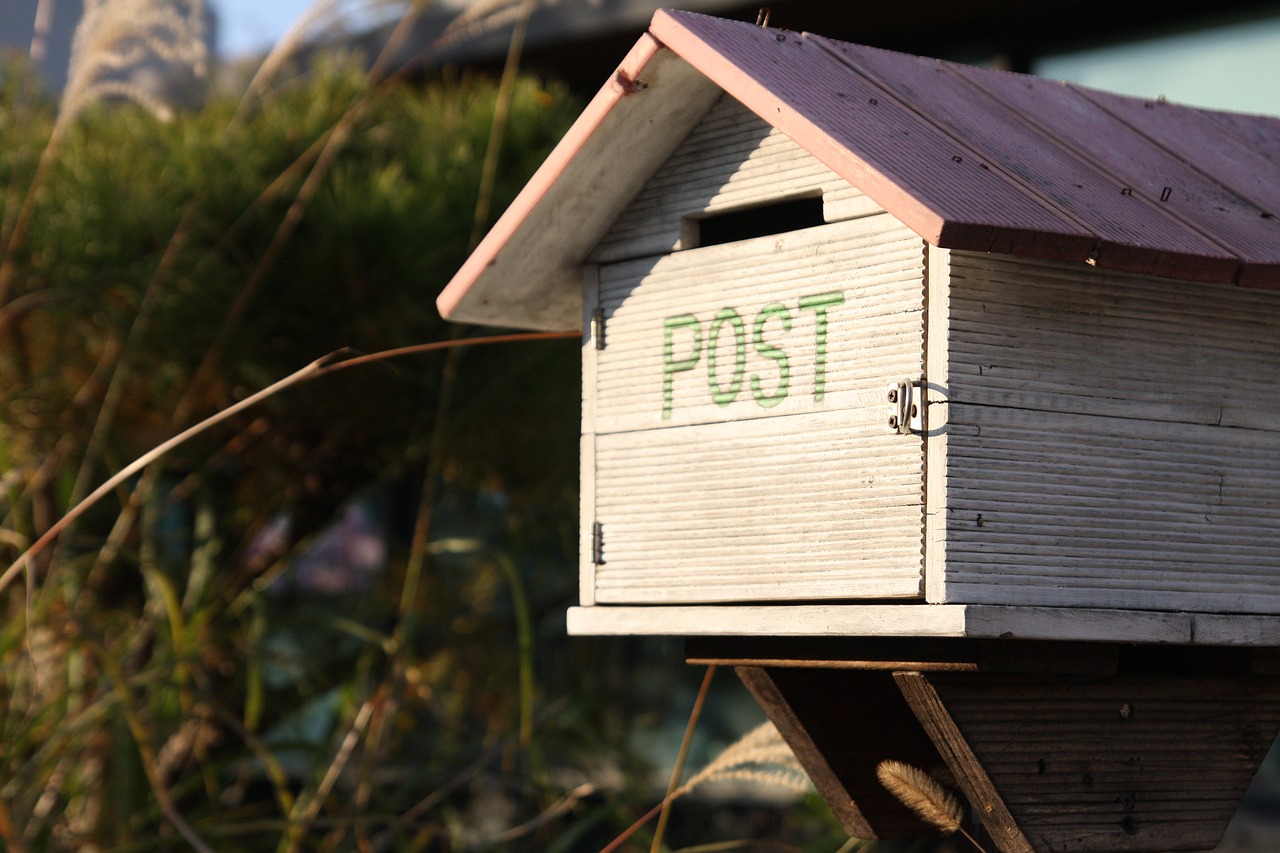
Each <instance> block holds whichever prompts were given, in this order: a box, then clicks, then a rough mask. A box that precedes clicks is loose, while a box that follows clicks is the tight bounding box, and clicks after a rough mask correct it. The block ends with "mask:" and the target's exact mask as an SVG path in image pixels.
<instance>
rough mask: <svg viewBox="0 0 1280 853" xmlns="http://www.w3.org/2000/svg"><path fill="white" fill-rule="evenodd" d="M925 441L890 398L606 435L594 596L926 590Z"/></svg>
mask: <svg viewBox="0 0 1280 853" xmlns="http://www.w3.org/2000/svg"><path fill="white" fill-rule="evenodd" d="M921 444H922V441H921V439H920V438H919V437H918V436H899V435H895V434H891V433H889V432H888V431H887V430H886V429H885V428H884V426H883V424H882V423H881V418H880V417H879V410H878V408H877V409H876V410H875V411H872V410H871V408H870V407H867V408H864V409H862V410H857V409H854V410H845V411H839V412H829V413H821V414H813V415H795V416H791V417H779V418H760V419H756V420H752V421H745V422H736V423H735V422H731V423H720V424H701V425H697V426H690V427H682V428H678V429H661V430H640V431H636V432H625V433H616V434H611V435H600V436H598V437H597V439H596V466H597V472H598V476H597V481H596V517H597V518H598V519H599V520H600V522H601V523H602V525H603V528H604V560H605V562H604V565H603V566H601V567H600V568H599V569H598V571H597V573H596V581H595V594H596V601H597V602H601V603H608V602H641V601H643V602H675V601H735V600H737V601H745V600H769V599H778V600H781V599H796V598H883V597H900V596H915V595H918V594H919V591H920V571H921V568H920V564H921V540H920V524H921V497H922V495H921V477H922V470H921Z"/></svg>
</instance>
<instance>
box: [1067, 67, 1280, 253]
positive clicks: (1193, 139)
mask: <svg viewBox="0 0 1280 853" xmlns="http://www.w3.org/2000/svg"><path fill="white" fill-rule="evenodd" d="M1073 88H1075V89H1076V91H1078V92H1079V93H1080V94H1082V95H1084V96H1085V97H1087V98H1089V99H1090V100H1091V101H1093V102H1094V103H1095V104H1098V105H1099V106H1100V107H1102V108H1103V109H1105V110H1107V111H1108V112H1110V113H1111V114H1112V115H1114V116H1116V117H1117V118H1119V119H1120V120H1122V121H1124V122H1126V123H1127V124H1128V125H1129V126H1130V127H1133V128H1135V129H1136V130H1138V131H1139V132H1140V133H1142V134H1143V135H1144V136H1146V137H1147V138H1148V139H1150V140H1151V141H1152V143H1153V144H1155V145H1159V146H1161V147H1163V148H1165V149H1166V150H1168V151H1170V152H1172V153H1173V154H1174V155H1175V156H1177V157H1180V158H1182V159H1183V160H1184V161H1186V162H1187V163H1188V164H1191V165H1193V166H1194V167H1195V168H1198V169H1200V170H1201V171H1202V172H1204V173H1205V174H1206V175H1210V176H1212V178H1213V180H1215V181H1217V182H1219V183H1221V184H1222V185H1223V186H1225V187H1227V188H1228V189H1230V190H1231V191H1232V192H1233V193H1235V194H1236V195H1238V196H1240V197H1241V198H1245V199H1248V200H1249V202H1251V203H1252V204H1253V205H1255V206H1257V207H1258V208H1259V209H1260V210H1261V211H1263V214H1261V215H1260V218H1263V219H1264V220H1265V221H1266V222H1268V223H1271V224H1274V225H1275V226H1276V228H1275V232H1274V233H1275V235H1276V236H1275V238H1273V239H1276V240H1280V218H1277V217H1280V163H1278V162H1277V161H1275V160H1273V159H1271V158H1270V157H1269V156H1267V155H1266V154H1264V153H1263V152H1262V151H1260V150H1258V149H1257V148H1255V147H1254V146H1253V145H1250V144H1247V143H1245V142H1243V141H1242V140H1240V139H1239V138H1238V137H1236V136H1235V135H1234V134H1229V133H1223V132H1222V126H1221V124H1220V123H1219V122H1217V121H1215V120H1214V119H1213V118H1211V117H1210V116H1209V114H1208V112H1207V111H1204V110H1199V109H1196V108H1194V107H1185V106H1181V105H1178V104H1171V103H1168V102H1166V101H1160V100H1155V101H1151V100H1142V99H1138V98H1126V97H1123V96H1121V95H1113V94H1111V93H1110V92H1101V91H1098V90H1097V89H1085V88H1083V87H1079V86H1075V87H1073ZM1277 126H1278V127H1280V122H1277Z"/></svg>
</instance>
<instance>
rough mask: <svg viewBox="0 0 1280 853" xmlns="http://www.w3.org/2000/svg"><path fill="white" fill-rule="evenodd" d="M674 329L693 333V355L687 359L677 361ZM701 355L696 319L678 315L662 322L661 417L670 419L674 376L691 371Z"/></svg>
mask: <svg viewBox="0 0 1280 853" xmlns="http://www.w3.org/2000/svg"><path fill="white" fill-rule="evenodd" d="M676 329H689V330H691V331H692V332H693V354H692V355H690V356H689V357H688V358H682V359H679V360H677V359H676V358H675V346H674V345H673V341H672V338H673V337H674V335H675V331H676ZM701 355H702V326H701V325H700V324H699V323H698V318H697V317H695V316H693V315H692V314H678V315H676V316H675V317H668V318H667V319H665V320H663V321H662V417H663V419H664V420H665V419H667V418H670V417H671V398H672V396H673V392H674V386H675V374H676V373H679V372H680V371H682V370H693V366H694V365H695V364H697V363H698V359H699V358H700V357H701Z"/></svg>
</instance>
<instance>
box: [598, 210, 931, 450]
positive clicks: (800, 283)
mask: <svg viewBox="0 0 1280 853" xmlns="http://www.w3.org/2000/svg"><path fill="white" fill-rule="evenodd" d="M923 261H924V252H923V243H922V241H921V240H920V239H919V238H918V237H916V236H915V235H914V234H912V233H911V232H909V231H907V230H906V229H905V228H903V227H902V226H901V225H900V224H898V223H897V222H896V221H895V220H893V219H891V218H890V217H889V216H888V215H880V216H875V217H870V218H866V219H860V220H856V221H853V222H847V223H840V224H835V225H828V226H823V227H819V228H811V229H806V230H802V231H794V232H791V233H789V234H784V235H779V236H776V237H766V238H759V239H757V240H751V241H744V242H741V243H733V244H727V245H724V246H712V247H708V248H706V249H699V250H697V251H691V252H681V253H679V254H675V255H666V256H663V257H660V258H648V259H643V260H639V261H630V262H625V263H620V264H610V265H607V266H604V267H602V268H601V271H600V305H601V307H602V308H603V309H604V312H605V317H606V324H605V329H606V332H605V341H606V344H605V349H604V351H603V352H600V353H599V366H598V371H599V372H598V380H597V386H596V392H595V409H596V414H595V427H596V430H597V431H598V432H618V431H622V430H632V429H648V428H654V427H662V426H683V425H687V424H694V423H709V422H714V421H722V420H744V419H749V418H754V417H776V416H778V415H788V414H800V413H804V412H815V411H829V410H833V409H844V408H850V407H855V406H859V407H867V406H879V409H878V411H880V412H881V414H884V415H885V416H887V408H886V404H885V389H886V386H887V383H888V382H890V381H897V380H901V379H906V378H919V376H920V375H921V372H922V370H923V367H924V365H923V354H922V349H923V334H924V333H923V321H922V311H923V307H924V302H923V299H924V297H923V285H922V277H923ZM748 271H749V274H745V273H747V272H748ZM811 302H812V303H816V304H812V305H811V307H805V306H806V305H810V304H811ZM771 305H773V306H777V308H776V309H775V310H778V309H781V313H785V315H786V316H787V317H788V318H789V322H790V324H791V325H790V330H789V331H788V330H786V329H784V327H783V322H782V320H781V319H780V317H779V315H778V314H775V315H773V316H771V317H768V318H767V319H765V320H764V321H763V325H762V326H761V336H762V340H763V341H764V342H765V343H766V344H768V345H769V346H771V347H776V348H777V349H779V350H781V351H782V352H783V353H785V355H786V358H787V374H788V381H787V386H786V391H787V393H786V396H785V397H783V398H782V399H781V400H780V401H778V402H776V403H774V401H773V400H772V398H773V397H775V396H778V395H779V394H780V392H781V390H782V384H781V380H780V377H781V371H780V368H779V363H778V361H777V359H776V355H777V353H773V356H774V357H768V356H766V355H764V354H762V352H761V351H760V348H758V347H757V346H756V345H755V343H754V332H755V326H756V323H757V322H759V321H760V320H761V316H762V312H764V310H765V309H766V307H767V306H771ZM725 309H732V310H733V311H734V312H735V313H736V314H737V316H738V317H740V318H741V332H740V334H741V338H742V339H743V340H745V347H746V349H745V353H744V355H743V357H742V365H743V366H742V370H741V371H740V378H741V387H740V389H739V391H738V393H737V395H736V396H735V397H734V399H733V401H732V402H731V403H728V404H722V403H718V402H717V401H716V399H715V398H714V396H713V381H712V378H711V377H712V373H711V354H712V347H711V343H712V339H713V337H714V340H715V343H716V347H715V355H716V359H715V374H714V375H715V380H714V386H715V388H719V389H721V390H724V391H726V392H727V390H728V389H730V388H732V386H733V384H734V375H735V365H736V363H737V343H738V342H739V338H738V335H739V332H738V331H737V327H736V326H735V325H734V323H733V322H717V320H716V317H717V314H719V313H720V312H721V311H724V310H725ZM680 317H685V318H686V320H685V321H683V324H677V325H671V326H670V327H668V322H669V321H670V322H673V323H675V322H676V321H675V320H674V319H673V318H680ZM690 317H691V318H695V319H696V321H697V323H696V328H695V327H694V323H693V320H692V319H688V318H690ZM822 321H825V326H824V327H823V328H822V329H820V328H819V326H820V322H822ZM668 340H669V342H670V351H668V349H667V344H668ZM820 362H821V365H820ZM684 365H689V366H688V368H687V369H683V370H677V369H676V368H678V367H681V366H684ZM753 378H758V383H759V391H760V394H759V396H760V398H761V399H760V400H759V401H758V400H757V394H756V393H755V392H754V391H753V387H752V382H753ZM765 404H772V405H765Z"/></svg>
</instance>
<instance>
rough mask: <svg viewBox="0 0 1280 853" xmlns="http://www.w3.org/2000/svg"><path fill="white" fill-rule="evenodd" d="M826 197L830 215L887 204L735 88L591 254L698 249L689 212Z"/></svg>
mask: <svg viewBox="0 0 1280 853" xmlns="http://www.w3.org/2000/svg"><path fill="white" fill-rule="evenodd" d="M806 195H811V196H821V197H822V198H823V202H824V217H825V219H826V221H828V222H834V221H838V220H843V219H851V218H854V217H859V216H867V215H870V214H872V213H876V212H881V211H882V208H880V206H879V205H876V204H875V203H874V202H872V201H870V199H868V198H867V197H866V196H864V195H863V194H862V193H861V192H859V191H858V190H856V189H854V188H853V187H851V186H850V185H849V184H848V183H846V182H845V181H844V180H843V179H842V178H840V177H839V176H838V175H836V173H835V172H832V171H831V170H830V169H828V168H827V167H826V166H824V165H822V164H821V163H819V162H818V161H817V160H816V159H814V157H813V156H812V155H810V154H809V153H808V152H806V151H805V150H804V149H802V148H801V147H800V146H798V145H796V144H795V143H794V142H792V141H791V140H790V139H788V138H787V137H786V136H784V135H783V134H782V133H781V132H780V131H778V130H775V129H774V128H773V127H771V126H770V125H769V124H768V123H767V122H765V121H764V120H763V119H761V118H759V117H758V116H756V115H755V114H753V113H752V112H750V111H749V110H747V109H746V108H745V107H743V106H742V105H741V104H740V103H738V101H736V100H734V99H733V98H732V97H730V96H728V95H723V96H721V99H720V100H719V101H718V102H717V103H716V105H715V106H714V107H712V109H711V110H710V111H709V112H708V113H707V115H706V117H705V118H703V120H702V121H701V122H700V123H699V124H698V126H697V127H695V128H694V130H693V131H692V132H691V133H690V134H689V135H688V137H687V138H686V139H685V141H684V142H683V143H681V145H680V147H679V148H677V149H676V151H675V153H674V154H673V155H672V157H671V158H670V159H669V160H668V161H667V162H666V164H665V165H664V166H663V167H662V169H660V170H659V171H658V173H657V174H655V175H654V176H653V177H652V178H651V179H650V180H649V182H648V183H647V184H646V185H645V187H644V189H643V190H641V191H640V193H639V194H638V195H637V196H636V197H635V198H634V199H633V200H632V202H631V203H630V205H628V207H627V208H626V210H625V211H623V213H622V214H621V215H620V216H619V217H618V219H617V220H616V221H615V222H614V224H613V227H612V228H611V229H610V231H609V233H608V234H607V235H606V236H605V237H604V239H603V240H602V241H601V242H600V244H599V245H598V246H597V247H596V249H595V251H594V252H593V253H592V256H591V257H592V260H594V261H599V262H610V261H617V260H623V259H627V258H638V257H645V256H648V255H655V254H665V253H667V252H671V251H674V250H678V249H683V248H691V247H689V246H686V245H684V243H683V242H682V240H681V236H682V234H681V224H682V221H683V219H684V217H686V216H690V215H698V214H704V213H714V212H723V211H729V210H736V209H741V208H746V207H751V206H754V205H759V204H762V203H766V202H769V201H777V200H780V199H785V198H796V197H802V196H806Z"/></svg>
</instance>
